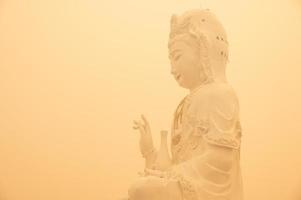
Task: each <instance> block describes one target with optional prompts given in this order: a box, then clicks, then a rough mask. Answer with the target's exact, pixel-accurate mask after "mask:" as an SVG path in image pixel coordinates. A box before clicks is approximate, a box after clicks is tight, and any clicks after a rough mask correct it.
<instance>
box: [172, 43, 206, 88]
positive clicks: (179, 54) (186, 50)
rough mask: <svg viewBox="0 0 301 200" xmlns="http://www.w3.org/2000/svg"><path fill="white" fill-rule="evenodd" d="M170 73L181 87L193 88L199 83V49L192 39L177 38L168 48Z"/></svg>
mask: <svg viewBox="0 0 301 200" xmlns="http://www.w3.org/2000/svg"><path fill="white" fill-rule="evenodd" d="M169 57H170V63H171V74H172V75H173V76H174V78H175V79H176V81H177V82H178V84H179V85H180V86H181V87H184V88H187V89H193V88H194V87H196V86H198V85H199V84H200V83H201V76H200V74H201V71H200V70H201V69H200V67H199V64H198V62H199V50H198V48H197V46H196V44H195V43H193V41H188V40H177V41H175V42H174V43H173V44H172V46H171V47H170V50H169Z"/></svg>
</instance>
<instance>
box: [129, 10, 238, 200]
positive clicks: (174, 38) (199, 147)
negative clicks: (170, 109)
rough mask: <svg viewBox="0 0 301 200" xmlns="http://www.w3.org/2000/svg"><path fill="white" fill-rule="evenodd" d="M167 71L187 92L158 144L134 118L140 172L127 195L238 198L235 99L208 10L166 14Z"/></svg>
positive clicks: (222, 39)
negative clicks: (157, 145)
mask: <svg viewBox="0 0 301 200" xmlns="http://www.w3.org/2000/svg"><path fill="white" fill-rule="evenodd" d="M168 47H169V58H170V61H171V74H172V75H173V76H174V78H175V79H176V81H177V82H178V84H179V85H180V86H181V87H184V88H187V89H189V91H190V92H189V94H188V95H187V96H186V97H185V98H184V99H183V100H182V101H181V102H180V104H179V105H178V107H177V109H176V111H175V113H174V120H173V123H172V128H171V155H172V157H171V158H169V154H168V150H167V147H166V138H167V137H166V136H167V132H166V131H162V132H161V147H160V149H156V148H155V147H154V145H153V141H152V135H151V130H150V125H149V123H148V121H147V119H146V118H145V117H144V116H143V115H142V121H137V120H136V121H134V123H135V125H134V128H135V129H138V130H139V131H140V150H141V153H142V155H143V157H144V158H145V170H144V174H142V175H141V177H140V178H138V180H137V181H136V182H134V183H133V184H132V185H131V186H130V188H129V190H128V195H129V199H130V200H242V198H243V197H242V180H241V173H240V163H239V162H240V161H239V160H240V158H239V155H240V139H241V127H240V121H239V103H238V99H237V96H236V94H235V92H234V91H233V88H232V87H231V86H230V85H229V84H228V83H227V80H226V76H225V68H226V65H227V62H228V40H227V36H226V32H225V30H224V28H223V26H222V25H221V23H220V22H219V20H218V19H217V18H216V16H215V15H214V14H213V13H212V12H211V11H209V10H208V9H207V10H200V9H197V10H190V11H187V12H185V13H184V14H183V15H181V16H175V15H173V16H172V18H171V31H170V38H169V45H168Z"/></svg>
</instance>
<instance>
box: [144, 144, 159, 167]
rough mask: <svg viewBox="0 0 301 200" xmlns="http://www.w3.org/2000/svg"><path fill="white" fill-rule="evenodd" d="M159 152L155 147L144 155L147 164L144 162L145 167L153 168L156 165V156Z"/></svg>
mask: <svg viewBox="0 0 301 200" xmlns="http://www.w3.org/2000/svg"><path fill="white" fill-rule="evenodd" d="M157 154H158V150H157V149H156V148H153V149H152V150H151V151H150V152H148V153H147V154H146V155H145V156H144V159H145V164H144V165H145V167H144V168H147V169H151V168H152V167H153V166H154V164H155V161H156V158H157Z"/></svg>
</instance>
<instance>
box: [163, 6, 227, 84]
mask: <svg viewBox="0 0 301 200" xmlns="http://www.w3.org/2000/svg"><path fill="white" fill-rule="evenodd" d="M168 48H169V58H170V61H171V73H172V75H173V76H174V77H175V79H176V80H177V81H178V83H179V84H180V86H182V87H184V88H187V89H193V88H195V87H197V86H198V85H200V84H206V83H211V82H226V77H225V68H226V64H227V62H228V55H229V54H228V40H227V35H226V32H225V30H224V28H223V26H222V24H221V23H220V22H219V20H218V19H217V18H216V16H215V15H214V14H213V13H212V12H210V11H209V10H201V9H197V10H189V11H187V12H185V13H184V14H183V15H181V16H176V15H173V16H172V17H171V30H170V36H169V43H168Z"/></svg>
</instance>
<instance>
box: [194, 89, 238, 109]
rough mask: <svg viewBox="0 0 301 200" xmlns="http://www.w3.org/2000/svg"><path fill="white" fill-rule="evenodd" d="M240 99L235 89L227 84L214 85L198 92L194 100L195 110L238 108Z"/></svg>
mask: <svg viewBox="0 0 301 200" xmlns="http://www.w3.org/2000/svg"><path fill="white" fill-rule="evenodd" d="M238 106H239V103H238V98H237V95H236V92H235V91H234V89H233V87H232V86H231V85H230V84H227V83H212V84H207V85H204V87H203V88H201V89H200V90H198V91H197V92H196V94H195V95H194V98H193V100H192V107H194V108H195V109H198V108H199V109H202V110H207V111H208V109H212V108H216V107H218V108H219V109H221V110H229V109H230V110H232V109H235V108H238Z"/></svg>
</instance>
